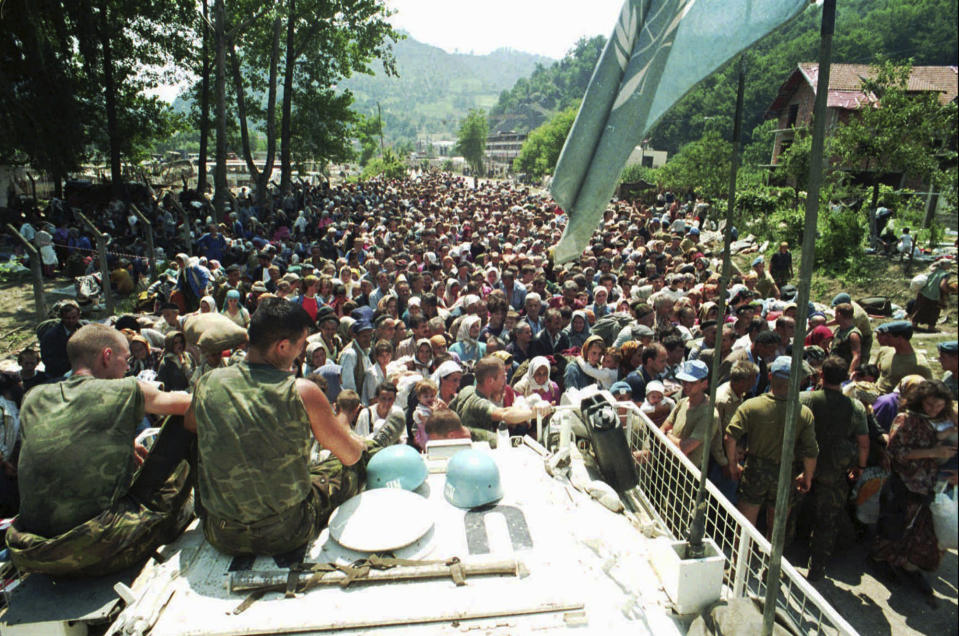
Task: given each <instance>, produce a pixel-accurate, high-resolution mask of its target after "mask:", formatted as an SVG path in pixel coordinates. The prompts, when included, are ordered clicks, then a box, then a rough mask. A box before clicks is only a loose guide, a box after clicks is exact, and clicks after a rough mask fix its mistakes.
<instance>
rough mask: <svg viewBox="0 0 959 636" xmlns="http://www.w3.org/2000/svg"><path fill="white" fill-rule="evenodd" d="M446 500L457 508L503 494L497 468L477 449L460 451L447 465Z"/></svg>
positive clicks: (487, 501) (479, 503)
mask: <svg viewBox="0 0 959 636" xmlns="http://www.w3.org/2000/svg"><path fill="white" fill-rule="evenodd" d="M443 494H444V495H445V496H446V500H447V501H448V502H450V503H451V504H453V505H454V506H456V507H457V508H477V507H479V506H484V505H486V504H488V503H492V502H494V501H497V500H499V499H501V498H502V497H503V486H502V484H501V483H500V479H499V468H497V466H496V462H494V461H493V458H492V457H490V456H489V455H487V454H486V453H482V452H480V451H478V450H473V449H468V450H464V451H460V452H459V453H456V454H455V455H453V457H451V458H450V461H449V463H448V464H447V466H446V488H444V489H443Z"/></svg>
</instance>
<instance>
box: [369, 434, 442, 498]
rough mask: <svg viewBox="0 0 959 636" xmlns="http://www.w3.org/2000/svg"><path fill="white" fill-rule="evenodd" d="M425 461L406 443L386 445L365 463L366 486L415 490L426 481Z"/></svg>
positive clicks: (370, 488) (370, 487)
mask: <svg viewBox="0 0 959 636" xmlns="http://www.w3.org/2000/svg"><path fill="white" fill-rule="evenodd" d="M427 472H428V471H427V470H426V462H425V461H424V460H423V456H422V455H420V454H419V453H418V452H417V451H416V449H415V448H413V447H412V446H407V445H406V444H394V445H393V446H387V447H386V448H384V449H383V450H381V451H380V452H378V453H377V454H376V455H374V456H373V457H372V459H370V463H369V464H367V465H366V487H367V489H369V490H372V489H374V488H402V489H404V490H416V489H417V488H419V487H420V486H421V485H422V484H423V482H424V481H426V475H427Z"/></svg>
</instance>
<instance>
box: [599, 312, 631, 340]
mask: <svg viewBox="0 0 959 636" xmlns="http://www.w3.org/2000/svg"><path fill="white" fill-rule="evenodd" d="M631 322H633V317H632V316H630V315H629V314H625V313H613V314H607V315H605V316H603V317H602V318H600V319H599V320H597V321H596V323H595V324H594V325H593V327H592V329H591V331H590V333H591V334H592V335H595V336H599V337H601V338H602V339H603V342H605V343H606V346H607V347H611V346H613V342H615V341H616V336H618V335H619V332H620V331H621V330H622V329H623V327H625V326H626V325H628V324H630V323H631Z"/></svg>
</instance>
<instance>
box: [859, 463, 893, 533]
mask: <svg viewBox="0 0 959 636" xmlns="http://www.w3.org/2000/svg"><path fill="white" fill-rule="evenodd" d="M888 476H889V473H887V472H886V471H884V470H883V469H882V468H880V467H878V466H870V467H869V468H867V469H866V470H864V471H862V475H860V477H859V481H858V482H856V486H855V488H853V491H852V493H851V497H852V499H853V501H855V503H856V518H857V519H858V520H859V521H860V522H861V523H865V524H867V525H871V524H874V523H876V522H877V521H879V491H880V490H882V485H883V483H885V481H886V477H888Z"/></svg>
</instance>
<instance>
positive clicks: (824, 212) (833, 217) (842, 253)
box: [816, 205, 869, 269]
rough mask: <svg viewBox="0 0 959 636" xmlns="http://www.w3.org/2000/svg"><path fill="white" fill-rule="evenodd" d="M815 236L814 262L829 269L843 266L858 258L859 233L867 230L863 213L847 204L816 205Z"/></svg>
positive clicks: (860, 256) (860, 255)
mask: <svg viewBox="0 0 959 636" xmlns="http://www.w3.org/2000/svg"><path fill="white" fill-rule="evenodd" d="M818 233H819V236H818V237H817V240H816V263H817V264H822V265H825V266H827V267H830V268H831V269H837V268H838V269H845V268H846V267H847V266H848V264H849V263H852V262H856V261H858V260H861V258H862V255H863V249H862V241H863V237H864V236H867V235H868V234H869V232H868V229H867V228H866V224H865V217H864V215H862V214H861V213H859V212H856V211H853V210H850V209H848V208H840V209H838V210H831V209H830V208H829V207H828V206H827V205H821V206H820V208H819V223H818Z"/></svg>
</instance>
